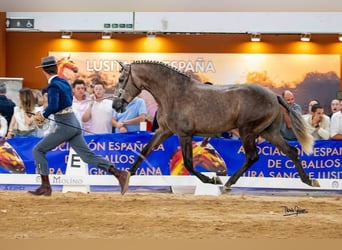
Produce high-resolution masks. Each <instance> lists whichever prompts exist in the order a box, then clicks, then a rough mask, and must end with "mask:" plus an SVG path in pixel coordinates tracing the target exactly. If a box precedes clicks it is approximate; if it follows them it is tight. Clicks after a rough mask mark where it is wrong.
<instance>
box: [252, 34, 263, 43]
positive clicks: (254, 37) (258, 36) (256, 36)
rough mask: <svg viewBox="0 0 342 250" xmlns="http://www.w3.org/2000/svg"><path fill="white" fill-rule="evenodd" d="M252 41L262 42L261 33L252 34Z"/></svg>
mask: <svg viewBox="0 0 342 250" xmlns="http://www.w3.org/2000/svg"><path fill="white" fill-rule="evenodd" d="M251 41H252V42H260V41H261V35H260V33H252V34H251Z"/></svg>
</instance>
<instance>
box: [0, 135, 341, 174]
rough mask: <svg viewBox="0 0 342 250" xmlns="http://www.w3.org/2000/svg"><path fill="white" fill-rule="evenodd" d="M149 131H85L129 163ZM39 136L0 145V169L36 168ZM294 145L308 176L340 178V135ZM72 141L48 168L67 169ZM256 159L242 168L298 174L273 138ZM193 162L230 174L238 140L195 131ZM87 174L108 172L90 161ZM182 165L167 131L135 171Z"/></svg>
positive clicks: (176, 169)
mask: <svg viewBox="0 0 342 250" xmlns="http://www.w3.org/2000/svg"><path fill="white" fill-rule="evenodd" d="M152 136H153V133H150V132H137V133H127V134H101V135H87V136H85V139H86V141H87V143H88V146H89V148H90V149H91V150H92V151H94V152H95V153H96V154H99V155H102V156H104V157H105V158H107V159H108V160H109V161H111V162H113V163H114V164H115V166H116V167H118V168H121V169H124V168H130V167H131V166H132V165H133V163H134V161H135V160H136V159H137V157H138V155H139V152H140V151H141V150H142V148H143V147H144V146H145V145H146V144H147V143H148V142H149V141H150V139H151V137H152ZM39 140H40V138H32V137H28V138H13V139H9V140H8V141H7V142H5V143H4V144H3V145H0V151H1V152H0V153H1V156H0V173H27V174H35V173H36V170H35V165H34V160H33V156H32V150H33V147H34V145H35V144H36V143H37V142H38V141H39ZM290 144H291V145H293V146H295V147H296V148H297V149H298V152H299V157H300V160H301V162H302V164H303V167H304V170H305V171H306V173H307V174H308V175H309V177H310V178H318V179H322V178H323V179H342V169H341V158H342V157H341V155H342V141H335V140H322V141H316V142H315V147H314V152H313V154H312V155H309V156H308V155H306V154H305V153H304V152H303V151H302V150H301V147H300V146H299V145H298V143H297V142H290ZM69 148H70V145H69V144H68V143H64V144H62V145H59V146H58V147H57V148H55V149H54V150H52V151H51V152H49V153H48V154H47V158H48V161H49V164H50V165H49V168H50V173H51V174H65V171H66V165H67V161H68V155H69ZM257 149H258V153H259V155H260V159H259V160H258V161H257V162H256V163H255V164H254V165H253V166H252V167H251V168H250V169H249V170H248V171H247V172H246V173H245V174H244V176H247V177H248V176H250V177H255V176H256V177H282V178H298V177H299V176H298V173H297V171H296V169H295V167H294V164H293V162H292V161H291V160H290V159H289V158H288V157H287V156H286V155H284V154H283V153H282V152H280V151H279V150H278V149H277V148H275V147H274V146H273V145H272V144H269V143H267V142H263V143H261V144H258V145H257ZM193 152H194V165H195V168H196V170H198V171H200V172H206V171H210V172H217V174H218V175H229V176H230V175H232V174H233V173H235V172H236V171H237V170H238V169H239V168H240V167H241V166H242V164H243V162H244V160H245V154H244V150H243V147H242V145H241V141H240V140H231V139H223V138H211V139H210V140H209V141H204V142H203V137H199V136H198V137H194V143H193ZM89 174H90V175H103V174H107V173H106V172H105V171H103V170H100V169H98V168H97V167H95V166H90V165H89ZM187 174H189V173H188V172H187V170H186V169H185V168H184V166H183V160H182V156H181V150H180V148H179V141H178V137H177V136H171V137H170V138H168V139H167V140H165V141H164V142H163V143H162V144H161V145H160V146H159V147H158V148H156V149H155V150H154V151H153V152H152V153H151V154H150V155H149V156H148V157H147V159H146V160H144V161H143V163H142V164H141V166H140V167H139V169H138V170H137V175H187Z"/></svg>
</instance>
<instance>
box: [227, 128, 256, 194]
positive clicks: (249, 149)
mask: <svg viewBox="0 0 342 250" xmlns="http://www.w3.org/2000/svg"><path fill="white" fill-rule="evenodd" d="M240 135H241V133H240ZM255 139H256V136H252V135H250V136H247V137H245V138H244V136H242V135H241V140H242V145H243V148H244V150H245V153H246V159H245V162H244V164H243V165H242V167H241V168H240V169H239V170H238V171H236V172H235V173H234V174H233V175H232V176H231V177H230V178H229V180H228V181H227V182H226V184H225V185H224V187H223V191H229V190H230V189H231V188H230V187H231V185H234V184H235V183H236V182H237V180H238V179H239V178H240V177H241V176H242V175H243V174H244V173H245V172H246V171H247V169H248V168H250V166H252V165H253V163H254V162H256V161H257V160H258V159H259V155H258V153H257V150H256V146H255Z"/></svg>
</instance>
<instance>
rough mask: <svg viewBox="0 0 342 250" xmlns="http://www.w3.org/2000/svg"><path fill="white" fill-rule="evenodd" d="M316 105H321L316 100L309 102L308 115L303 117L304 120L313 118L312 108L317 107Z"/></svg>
mask: <svg viewBox="0 0 342 250" xmlns="http://www.w3.org/2000/svg"><path fill="white" fill-rule="evenodd" d="M315 104H319V101H318V100H315V99H314V100H311V101H310V102H309V104H308V113H306V114H304V115H303V118H304V119H307V118H308V117H309V116H312V106H313V105H315Z"/></svg>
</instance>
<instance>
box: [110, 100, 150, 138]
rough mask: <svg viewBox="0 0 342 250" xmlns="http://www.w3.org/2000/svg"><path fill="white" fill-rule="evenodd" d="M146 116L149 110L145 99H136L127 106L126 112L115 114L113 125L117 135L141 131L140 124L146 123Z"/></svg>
mask: <svg viewBox="0 0 342 250" xmlns="http://www.w3.org/2000/svg"><path fill="white" fill-rule="evenodd" d="M146 116H147V108H146V103H145V101H144V99H142V98H141V97H136V98H134V99H133V101H131V102H130V103H129V104H128V105H127V107H126V111H125V112H123V113H119V112H115V114H114V115H113V119H112V124H113V126H114V127H115V133H127V132H133V131H140V122H145V121H146Z"/></svg>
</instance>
